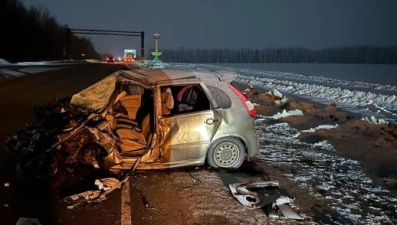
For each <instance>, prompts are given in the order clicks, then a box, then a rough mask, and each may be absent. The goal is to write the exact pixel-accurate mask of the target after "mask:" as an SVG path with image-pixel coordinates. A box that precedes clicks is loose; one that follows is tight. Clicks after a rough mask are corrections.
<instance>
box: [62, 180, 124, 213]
mask: <svg viewBox="0 0 397 225" xmlns="http://www.w3.org/2000/svg"><path fill="white" fill-rule="evenodd" d="M128 180H129V176H127V177H126V178H124V179H123V180H122V181H120V180H118V179H116V178H113V177H109V178H102V179H96V180H95V185H96V186H98V190H88V191H84V192H82V193H79V194H74V195H70V196H67V197H65V198H64V199H63V200H64V201H65V202H66V204H67V208H68V209H75V208H77V207H79V206H82V205H83V204H86V203H93V202H101V201H103V200H106V196H107V195H108V194H109V193H111V192H113V191H114V190H116V189H119V188H121V187H122V186H123V184H125V183H126V182H127V181H128Z"/></svg>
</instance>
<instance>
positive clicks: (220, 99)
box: [207, 85, 232, 109]
mask: <svg viewBox="0 0 397 225" xmlns="http://www.w3.org/2000/svg"><path fill="white" fill-rule="evenodd" d="M207 88H208V90H209V91H210V92H211V94H212V96H213V97H214V98H215V100H216V102H217V103H218V105H219V107H221V108H223V109H227V108H230V107H232V100H230V98H229V96H228V95H227V94H226V93H225V92H224V91H223V90H222V89H220V88H218V87H214V86H208V85H207Z"/></svg>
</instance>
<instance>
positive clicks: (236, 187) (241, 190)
mask: <svg viewBox="0 0 397 225" xmlns="http://www.w3.org/2000/svg"><path fill="white" fill-rule="evenodd" d="M278 186H279V183H278V181H262V182H255V183H251V184H243V183H234V184H229V188H230V190H231V192H232V194H233V196H234V197H236V198H237V200H238V201H239V202H240V203H241V204H242V205H243V206H245V207H247V208H251V209H259V208H262V207H263V206H265V205H267V204H268V203H267V202H266V201H261V199H263V198H260V196H258V193H256V192H254V191H251V190H252V189H258V188H267V187H278ZM249 189H250V190H249ZM263 200H264V199H263Z"/></svg>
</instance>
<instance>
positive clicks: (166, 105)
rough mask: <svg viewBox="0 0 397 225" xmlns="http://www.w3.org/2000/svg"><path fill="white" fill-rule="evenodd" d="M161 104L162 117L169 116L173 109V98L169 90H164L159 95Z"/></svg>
mask: <svg viewBox="0 0 397 225" xmlns="http://www.w3.org/2000/svg"><path fill="white" fill-rule="evenodd" d="M161 103H162V106H163V107H162V112H163V115H169V114H171V110H172V109H173V108H174V97H173V96H172V92H171V89H170V88H166V89H165V90H164V91H162V93H161Z"/></svg>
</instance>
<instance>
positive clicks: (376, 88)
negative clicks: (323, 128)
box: [171, 64, 397, 123]
mask: <svg viewBox="0 0 397 225" xmlns="http://www.w3.org/2000/svg"><path fill="white" fill-rule="evenodd" d="M171 66H174V67H182V68H191V69H199V70H210V69H212V70H216V69H225V70H232V71H235V72H237V73H238V74H240V76H239V80H240V81H241V82H244V83H248V84H251V85H252V86H254V87H256V88H258V87H259V88H263V89H266V90H273V89H276V90H278V91H280V92H282V93H284V94H290V95H293V96H299V97H302V98H305V99H310V100H312V101H314V102H318V103H321V104H329V103H331V102H334V103H336V104H337V106H338V107H339V108H341V109H344V110H347V111H349V112H353V113H356V114H359V115H362V116H363V117H371V116H372V117H375V118H377V119H381V120H385V121H387V122H390V123H397V65H367V64H364V65H359V64H354V65H350V64H328V65H327V64H302V65H299V64H230V65H224V64H213V65H205V64H171ZM260 68H262V69H260ZM343 68H346V69H345V70H343ZM333 69H335V71H334V70H333ZM291 71H292V72H291ZM293 71H301V72H302V74H300V73H296V72H293ZM316 73H318V74H316ZM336 77H346V78H347V79H340V78H336ZM360 77H361V78H362V79H360V80H354V79H355V78H357V79H358V78H360ZM374 79H377V80H379V83H374V82H367V81H370V80H374ZM386 80H387V81H388V82H389V83H388V84H387V83H386V82H385V81H386ZM370 109H371V110H370Z"/></svg>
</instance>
